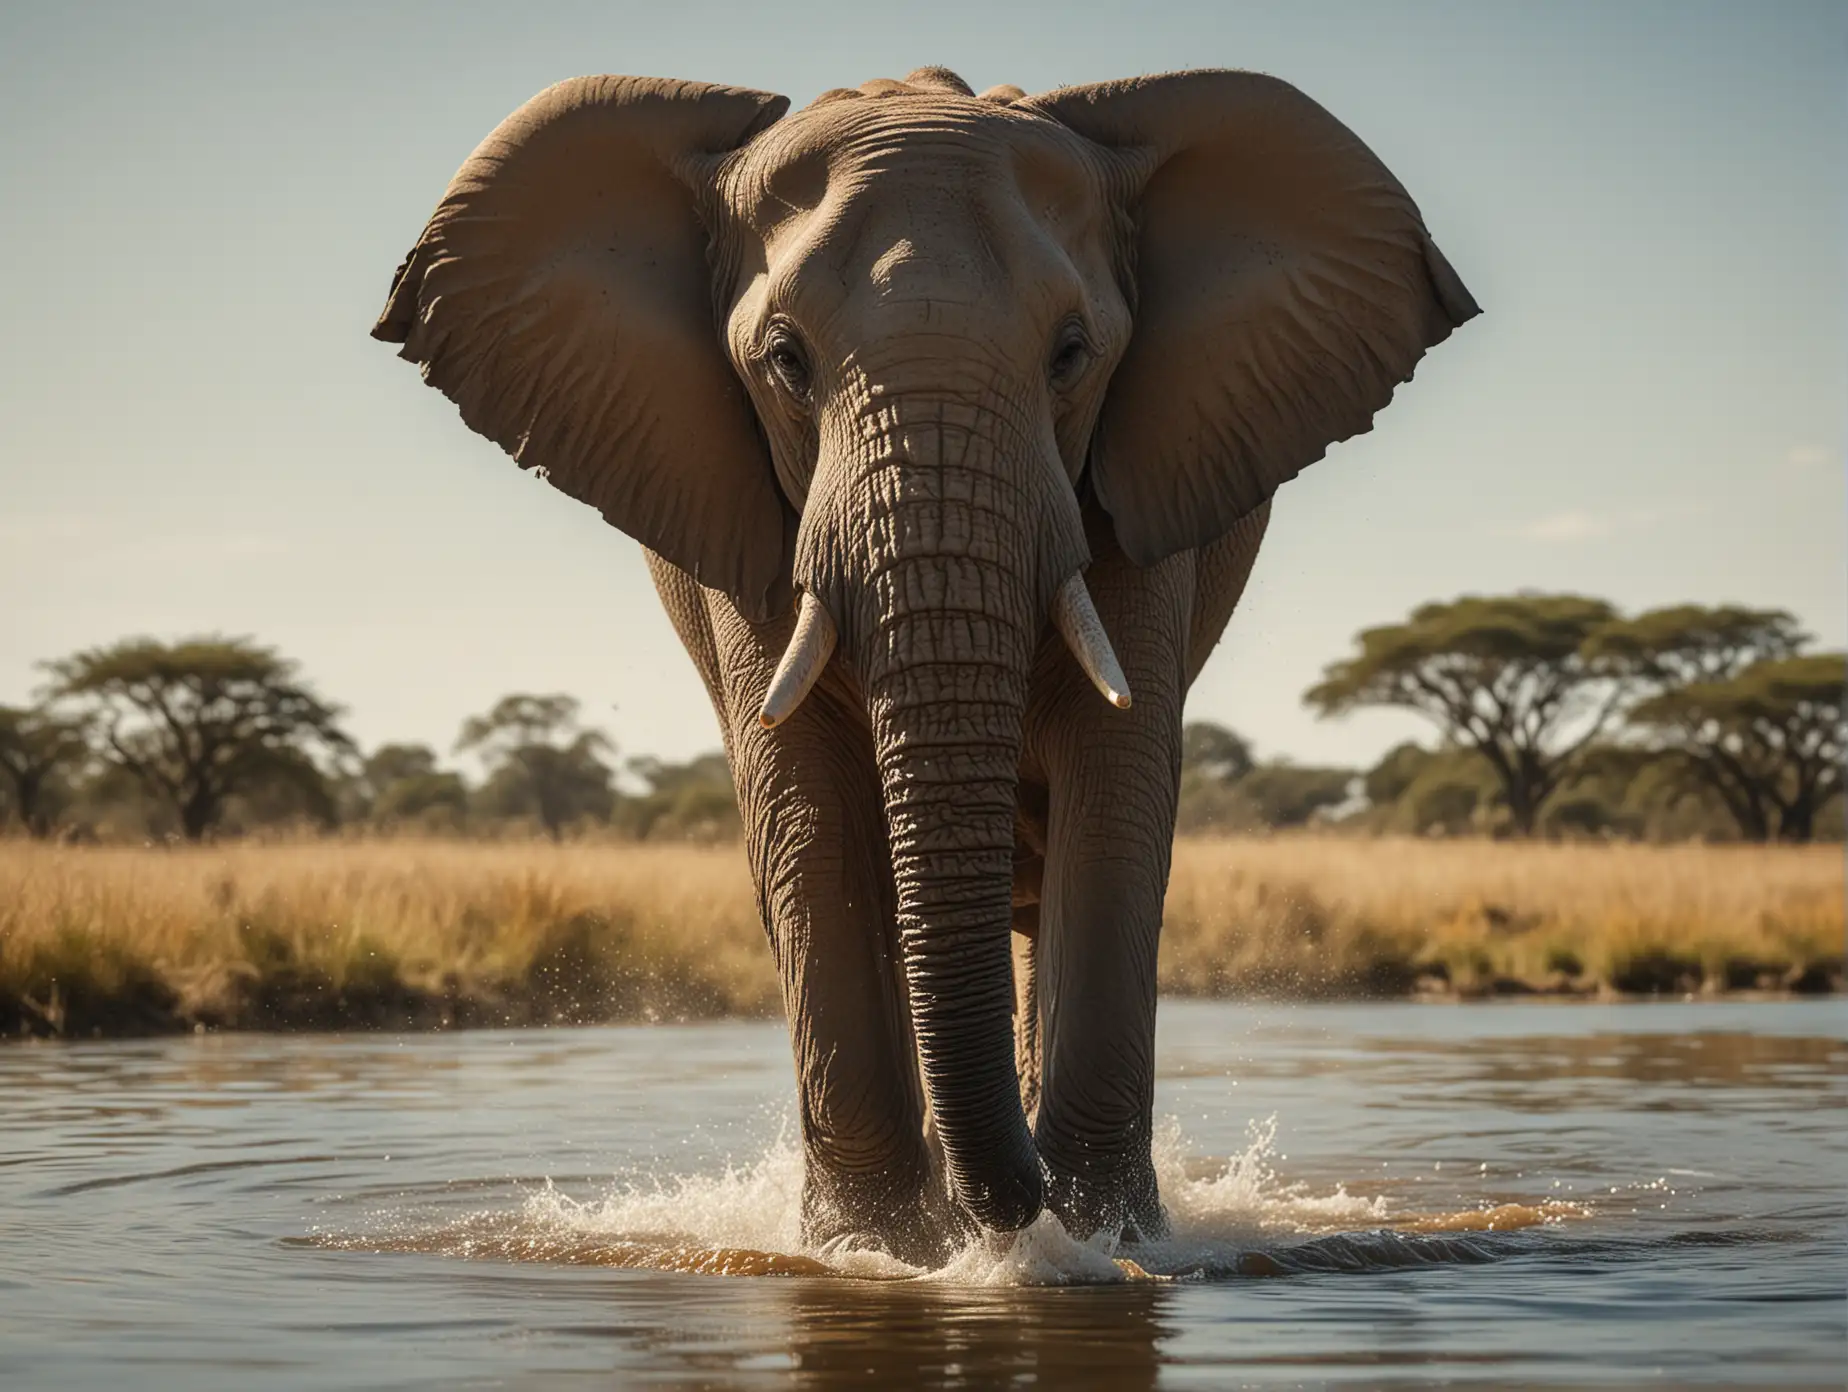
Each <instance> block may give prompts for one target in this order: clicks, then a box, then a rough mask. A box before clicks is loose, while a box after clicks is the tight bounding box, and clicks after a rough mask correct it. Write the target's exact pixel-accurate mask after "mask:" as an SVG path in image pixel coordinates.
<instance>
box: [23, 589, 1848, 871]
mask: <svg viewBox="0 0 1848 1392" xmlns="http://www.w3.org/2000/svg"><path fill="white" fill-rule="evenodd" d="M1809 646H1810V639H1809V638H1808V636H1807V635H1806V634H1804V633H1803V632H1802V631H1801V630H1800V629H1799V628H1798V627H1797V624H1796V621H1795V620H1794V619H1793V618H1792V617H1791V616H1790V615H1789V614H1787V613H1784V612H1783V611H1781V610H1759V609H1748V608H1742V607H1738V606H1720V607H1713V608H1707V607H1702V606H1696V605H1681V606H1674V607H1670V608H1663V609H1656V610H1651V611H1649V612H1647V613H1644V614H1641V615H1637V616H1634V617H1626V616H1624V615H1623V614H1621V613H1619V612H1618V611H1617V610H1616V609H1615V608H1613V607H1612V606H1611V605H1609V604H1607V603H1605V602H1604V601H1602V600H1596V599H1588V598H1585V597H1582V596H1577V595H1538V594H1520V595H1510V596H1500V597H1488V598H1483V597H1473V596H1472V597H1465V598H1463V599H1459V600H1456V601H1454V602H1450V603H1442V604H1428V605H1424V606H1422V607H1420V608H1419V609H1417V610H1416V611H1414V612H1413V613H1412V614H1411V615H1410V616H1409V617H1408V618H1407V619H1406V620H1404V621H1403V622H1401V623H1396V624H1389V625H1385V626H1382V627H1379V628H1373V629H1368V630H1366V631H1365V632H1363V633H1361V634H1360V635H1359V636H1358V638H1357V640H1356V650H1355V652H1354V653H1353V654H1352V655H1351V656H1349V657H1347V658H1344V659H1342V660H1340V661H1337V662H1335V663H1332V664H1330V666H1329V667H1328V668H1327V670H1326V671H1325V673H1324V674H1323V679H1322V680H1321V681H1320V682H1318V683H1317V684H1316V685H1315V686H1313V687H1312V688H1310V690H1309V691H1308V692H1307V693H1305V695H1304V700H1305V702H1306V703H1307V704H1308V705H1309V706H1310V707H1311V708H1312V709H1314V710H1316V711H1317V712H1319V713H1321V714H1323V715H1327V716H1339V715H1342V714H1345V713H1347V712H1350V711H1354V710H1359V709H1364V708H1371V707H1381V708H1397V709H1404V710H1411V711H1414V712H1416V713H1417V714H1419V715H1420V716H1422V717H1424V718H1425V719H1427V720H1428V721H1429V722H1430V723H1431V724H1432V726H1433V727H1434V731H1435V733H1436V735H1437V742H1436V745H1435V747H1429V748H1427V747H1425V746H1422V745H1418V744H1412V743H1408V744H1402V745H1400V746H1399V747H1398V748H1396V749H1393V750H1392V751H1391V752H1389V753H1388V754H1387V755H1386V756H1385V757H1384V758H1383V759H1381V760H1380V762H1379V763H1377V764H1376V765H1374V766H1373V767H1372V768H1370V769H1348V768H1314V767H1305V766H1302V765H1298V764H1293V763H1290V762H1288V761H1286V760H1272V761H1267V762H1266V761H1260V760H1258V759H1257V758H1256V757H1255V756H1254V754H1253V751H1252V748H1251V746H1250V744H1249V743H1248V742H1247V741H1246V740H1244V739H1243V738H1241V737H1240V736H1239V735H1237V734H1235V733H1233V732H1232V731H1230V730H1226V729H1224V728H1223V727H1220V726H1216V725H1211V724H1204V723H1197V724H1190V725H1188V726H1187V727H1186V730H1185V736H1184V748H1183V762H1182V784H1181V798H1180V815H1179V824H1180V828H1181V830H1183V831H1201V830H1209V829H1219V830H1257V829H1264V828H1277V827H1291V826H1299V825H1303V824H1306V823H1310V822H1316V823H1321V824H1325V825H1331V826H1339V827H1342V828H1345V829H1352V830H1356V831H1393V832H1414V833H1424V834H1472V833H1473V834H1492V835H1513V836H1531V835H1551V836H1561V835H1572V836H1606V837H1610V836H1621V837H1631V838H1639V839H1654V840H1686V839H1690V838H1698V839H1707V840H1732V839H1736V840H1749V841H1771V840H1781V841H1793V842H1801V841H1809V840H1812V839H1815V838H1816V837H1818V836H1826V837H1835V838H1839V837H1840V836H1841V835H1842V755H1843V736H1844V699H1843V692H1844V671H1845V669H1844V659H1843V655H1842V654H1840V653H1813V652H1809V651H1807V649H1808V648H1809ZM44 670H45V672H46V674H47V678H48V679H47V682H46V684H45V686H44V688H43V690H42V691H41V692H40V693H39V699H38V701H37V703H36V704H34V705H31V706H28V707H6V706H0V826H6V825H9V824H10V825H12V826H14V827H23V828H24V829H25V830H27V831H28V832H30V833H31V834H33V835H35V836H41V837H48V836H54V835H62V836H66V837H70V838H90V837H95V838H101V839H130V838H133V839H144V838H166V837H172V838H177V839H186V840H200V839H203V838H206V837H211V836H226V835H240V834H247V833H250V832H254V831H258V830H262V829H265V828H278V827H288V826H315V827H320V828H324V829H335V828H342V827H357V828H368V829H380V830H413V831H422V832H432V833H437V832H440V833H450V834H473V835H484V834H485V835H493V834H500V833H503V832H508V831H517V830H521V829H525V830H530V831H537V832H542V833H544V834H546V835H549V836H551V837H553V838H555V839H556V838H561V837H563V836H564V835H566V834H567V833H572V832H576V831H580V830H583V829H586V828H608V829H609V830H611V831H612V832H614V833H615V834H619V835H623V836H627V837H631V838H635V839H649V838H663V839H666V838H671V839H692V840H721V839H728V838H731V837H735V836H736V835H737V834H738V816H737V811H736V808H735V805H734V802H733V797H732V789H731V781H730V778H729V775H728V774H727V771H726V768H725V761H724V758H723V756H722V755H719V754H709V755H705V756H703V757H701V758H698V759H694V760H692V761H691V762H689V763H684V764H670V763H664V762H662V761H660V760H656V759H650V758H631V759H629V760H627V761H626V762H623V763H620V764H619V762H618V760H617V751H616V748H615V746H614V745H613V744H612V743H611V742H610V740H609V738H608V736H607V735H606V734H605V733H604V732H603V731H601V730H599V729H597V728H595V727H594V726H590V725H587V724H585V723H584V722H583V721H582V719H581V715H580V710H579V707H578V704H577V702H575V701H574V700H572V699H571V698H570V697H568V696H562V695H511V696H508V697H506V698H504V699H503V700H501V701H500V702H499V703H497V704H496V705H495V706H494V708H493V709H492V710H490V711H487V712H484V713H483V714H481V715H478V716H475V717H472V718H470V719H469V720H467V721H466V722H464V724H463V726H462V729H461V730H460V732H459V733H458V736H457V739H456V742H455V745H454V747H453V749H452V750H451V751H450V752H451V753H453V754H471V755H473V756H475V757H476V758H477V759H478V760H479V762H480V764H481V766H482V768H483V769H484V770H485V777H484V778H483V779H482V780H481V781H479V782H477V783H471V782H469V781H468V780H466V779H465V778H464V777H463V775H462V774H461V773H459V772H457V771H455V770H454V769H446V768H444V767H442V766H441V761H440V758H439V755H438V753H437V751H435V750H433V749H431V748H429V747H427V746H425V745H420V744H387V745H384V746H381V747H380V748H377V749H374V750H372V751H371V752H369V753H368V752H364V751H362V750H360V749H359V748H358V746H357V745H356V744H355V742H354V741H353V740H352V738H351V737H350V736H349V735H348V734H347V733H346V731H345V729H344V728H343V726H342V723H341V721H342V715H343V712H342V710H341V708H340V707H339V706H337V705H335V704H333V703H331V702H329V701H327V700H326V699H324V698H323V697H321V696H320V695H319V694H318V693H317V692H316V691H315V690H314V689H313V687H312V686H310V685H309V684H308V683H307V682H306V681H305V680H304V679H303V678H302V676H301V673H300V671H299V669H298V667H297V665H296V664H295V663H293V662H291V661H289V660H288V659H286V658H284V657H282V656H281V655H279V654H278V653H276V652H275V651H274V650H273V649H270V648H267V647H264V646H261V645H259V644H257V643H254V642H251V641H249V640H246V639H226V638H217V637H208V638H195V639H187V640H182V641H180V642H176V643H171V644H168V643H160V642H156V641H154V640H152V639H145V638H138V639H130V640H126V641H124V642H121V643H117V644H114V645H113V646H109V647H103V648H95V649H89V650H86V651H83V652H78V653H75V654H73V655H71V656H70V657H67V658H63V659H61V660H58V661H55V662H48V663H46V664H44Z"/></svg>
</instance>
